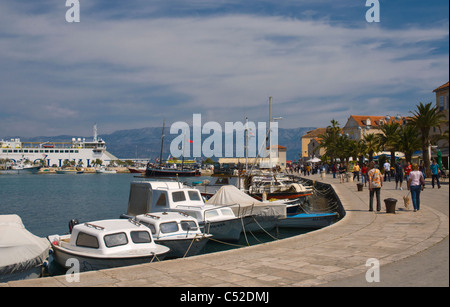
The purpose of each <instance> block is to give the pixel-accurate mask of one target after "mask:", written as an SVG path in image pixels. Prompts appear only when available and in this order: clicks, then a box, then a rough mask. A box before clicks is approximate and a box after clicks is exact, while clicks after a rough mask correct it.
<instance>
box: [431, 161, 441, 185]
mask: <svg viewBox="0 0 450 307" xmlns="http://www.w3.org/2000/svg"><path fill="white" fill-rule="evenodd" d="M430 170H431V186H432V187H433V189H434V179H436V183H437V186H438V189H440V188H441V183H440V182H439V175H440V172H441V170H440V169H439V164H437V162H436V160H435V159H433V163H432V164H431V166H430Z"/></svg>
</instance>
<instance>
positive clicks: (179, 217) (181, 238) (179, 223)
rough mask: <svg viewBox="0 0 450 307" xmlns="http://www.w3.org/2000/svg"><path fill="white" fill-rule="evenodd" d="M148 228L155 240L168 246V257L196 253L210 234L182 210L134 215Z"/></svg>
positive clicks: (203, 245) (187, 255)
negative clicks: (203, 230) (202, 229)
mask: <svg viewBox="0 0 450 307" xmlns="http://www.w3.org/2000/svg"><path fill="white" fill-rule="evenodd" d="M134 219H135V220H136V221H138V222H139V223H141V224H144V225H145V226H147V227H148V228H150V230H151V232H152V235H153V238H154V239H155V242H156V243H158V244H162V245H165V246H167V247H169V248H170V252H169V254H168V255H167V257H168V258H173V257H176V258H181V257H189V256H194V255H197V254H198V253H200V252H201V251H202V249H203V248H204V247H205V245H206V243H207V242H208V240H209V238H211V237H212V235H211V234H206V233H204V232H202V231H201V230H200V226H199V225H198V222H197V219H195V218H193V217H192V216H190V215H187V214H185V213H183V212H154V213H146V214H141V215H138V216H136V217H134Z"/></svg>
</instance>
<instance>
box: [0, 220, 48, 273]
mask: <svg viewBox="0 0 450 307" xmlns="http://www.w3.org/2000/svg"><path fill="white" fill-rule="evenodd" d="M49 249H50V244H49V243H48V241H47V240H46V239H45V238H40V237H38V236H35V235H34V234H32V233H31V232H29V231H28V230H27V229H26V228H25V226H24V225H23V223H22V219H21V218H20V217H19V216H18V215H15V214H13V215H0V282H8V281H12V280H21V279H28V278H38V277H40V276H41V275H42V271H43V264H44V262H45V260H46V259H47V257H48V254H49Z"/></svg>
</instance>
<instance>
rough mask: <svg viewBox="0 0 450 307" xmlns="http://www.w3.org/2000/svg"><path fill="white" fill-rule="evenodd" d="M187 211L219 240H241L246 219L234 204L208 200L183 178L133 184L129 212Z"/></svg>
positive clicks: (137, 213)
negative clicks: (183, 182)
mask: <svg viewBox="0 0 450 307" xmlns="http://www.w3.org/2000/svg"><path fill="white" fill-rule="evenodd" d="M167 211H173V212H184V213H187V214H189V215H191V216H193V217H194V218H196V219H197V221H198V223H199V225H200V228H201V229H202V230H203V231H204V232H205V233H209V234H212V235H213V236H214V238H215V239H217V240H224V241H237V240H239V237H240V234H241V230H242V221H241V219H240V218H239V216H236V215H235V213H234V212H233V210H231V208H229V207H227V206H224V207H217V206H213V205H207V204H205V203H204V201H203V199H202V197H201V195H200V192H199V191H198V190H197V189H194V188H188V187H185V186H184V185H183V184H182V183H179V182H170V181H134V182H132V183H131V187H130V197H129V202H128V210H127V215H129V216H137V215H140V214H145V213H153V212H167Z"/></svg>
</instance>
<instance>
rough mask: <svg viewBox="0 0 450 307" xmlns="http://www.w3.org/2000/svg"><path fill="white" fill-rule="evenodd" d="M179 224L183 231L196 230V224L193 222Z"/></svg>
mask: <svg viewBox="0 0 450 307" xmlns="http://www.w3.org/2000/svg"><path fill="white" fill-rule="evenodd" d="M180 224H181V229H183V230H184V231H190V230H197V224H196V223H195V222H194V221H181V223H180Z"/></svg>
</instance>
